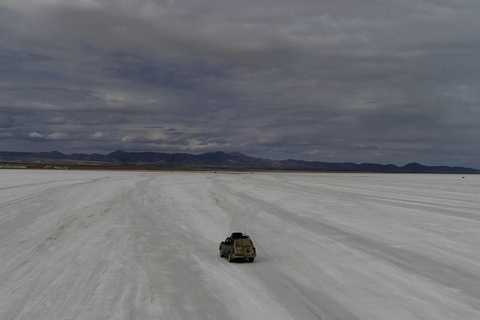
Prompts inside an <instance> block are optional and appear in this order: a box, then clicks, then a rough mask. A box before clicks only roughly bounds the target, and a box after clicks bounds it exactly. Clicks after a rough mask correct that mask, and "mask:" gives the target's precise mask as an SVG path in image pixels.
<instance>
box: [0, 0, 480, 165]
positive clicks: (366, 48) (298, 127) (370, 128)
mask: <svg viewBox="0 0 480 320" xmlns="http://www.w3.org/2000/svg"><path fill="white" fill-rule="evenodd" d="M0 14H1V19H0V72H1V73H2V77H0V145H1V146H2V149H5V150H8V149H10V150H12V149H21V150H23V149H26V148H29V149H36V150H54V149H57V150H59V151H63V152H78V151H85V152H89V151H97V152H109V151H112V150H113V149H118V148H121V149H126V150H131V151H135V150H152V151H166V152H175V151H187V152H193V153H198V152H203V151H214V150H224V151H240V152H245V153H249V154H251V155H256V156H268V157H274V158H297V159H306V160H328V161H356V162H364V161H365V162H366V161H369V162H380V163H388V162H393V163H396V164H403V163H405V162H409V161H419V162H423V163H425V164H449V165H469V166H475V167H480V151H478V150H480V148H478V147H479V139H480V138H479V136H480V135H479V133H480V132H479V129H477V127H478V125H477V124H478V123H479V122H480V111H479V108H478V103H479V101H480V97H479V92H480V90H478V85H479V80H480V70H479V69H480V65H479V64H478V58H477V57H478V56H480V33H478V30H480V22H479V19H478V16H480V15H479V14H480V5H479V4H478V2H476V1H455V2H452V1H434V0H431V1H416V2H411V1H402V0H401V1H396V2H394V3H392V2H391V1H390V2H387V1H378V0H375V1H373V0H370V1H362V2H361V3H359V2H358V1H323V2H319V1H295V2H291V1H243V2H233V1H182V2H178V1H146V0H145V1H127V0H124V1H108V0H104V1H100V0H98V1H96V0H82V1H69V2H68V4H66V2H65V1H56V0H37V1H27V0H15V1H13V0H8V1H2V2H1V3H0Z"/></svg>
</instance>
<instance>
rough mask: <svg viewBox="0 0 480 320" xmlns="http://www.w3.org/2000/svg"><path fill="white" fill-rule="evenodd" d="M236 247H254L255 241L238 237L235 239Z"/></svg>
mask: <svg viewBox="0 0 480 320" xmlns="http://www.w3.org/2000/svg"><path fill="white" fill-rule="evenodd" d="M235 247H253V243H252V240H250V239H237V240H236V241H235Z"/></svg>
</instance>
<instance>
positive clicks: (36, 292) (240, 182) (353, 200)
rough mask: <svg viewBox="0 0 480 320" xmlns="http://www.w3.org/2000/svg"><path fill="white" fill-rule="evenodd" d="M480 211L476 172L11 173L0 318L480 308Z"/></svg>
mask: <svg viewBox="0 0 480 320" xmlns="http://www.w3.org/2000/svg"><path fill="white" fill-rule="evenodd" d="M479 209H480V176H475V175H467V176H464V177H462V176H460V175H420V174H418V175H413V174H412V175H409V174H396V175H395V174H341V173H338V174H334V173H328V174H327V173H325V174H314V173H226V172H224V173H214V172H119V171H117V172H114V171H110V172H109V171H53V170H52V171H47V170H43V171H42V170H38V171H36V170H1V171H0V319H2V320H13V319H18V320H27V319H28V320H31V319H35V320H56V319H69V320H71V319H88V320H91V319H142V320H143V319H145V320H147V319H183V320H186V319H276V320H279V319H302V320H309V319H316V320H318V319H322V320H329V319H338V320H349V319H351V320H360V319H362V320H374V319H382V320H384V319H389V320H400V319H401V320H407V319H408V320H415V319H435V320H442V319H445V320H454V319H459V320H460V319H461V320H467V319H471V320H478V319H480V210H479ZM234 231H240V232H244V233H247V234H249V235H250V236H251V238H252V240H253V241H254V243H255V246H256V248H257V253H258V256H257V259H256V260H255V262H253V263H246V262H234V263H229V262H228V261H227V260H226V259H224V258H220V256H219V252H218V245H219V243H220V241H222V240H224V239H225V238H226V237H227V236H228V235H229V234H230V233H231V232H234Z"/></svg>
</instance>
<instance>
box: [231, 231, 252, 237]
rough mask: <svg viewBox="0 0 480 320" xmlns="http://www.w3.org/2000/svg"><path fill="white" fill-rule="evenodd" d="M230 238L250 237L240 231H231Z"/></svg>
mask: <svg viewBox="0 0 480 320" xmlns="http://www.w3.org/2000/svg"><path fill="white" fill-rule="evenodd" d="M232 238H234V239H241V238H250V236H249V235H247V234H243V233H242V232H233V233H232Z"/></svg>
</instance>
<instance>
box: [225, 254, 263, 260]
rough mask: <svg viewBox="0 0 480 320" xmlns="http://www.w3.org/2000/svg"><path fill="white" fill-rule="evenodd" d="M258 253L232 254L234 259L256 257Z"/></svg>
mask: <svg viewBox="0 0 480 320" xmlns="http://www.w3.org/2000/svg"><path fill="white" fill-rule="evenodd" d="M256 256H257V255H256V254H232V255H231V257H232V258H233V259H248V258H255V257H256Z"/></svg>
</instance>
